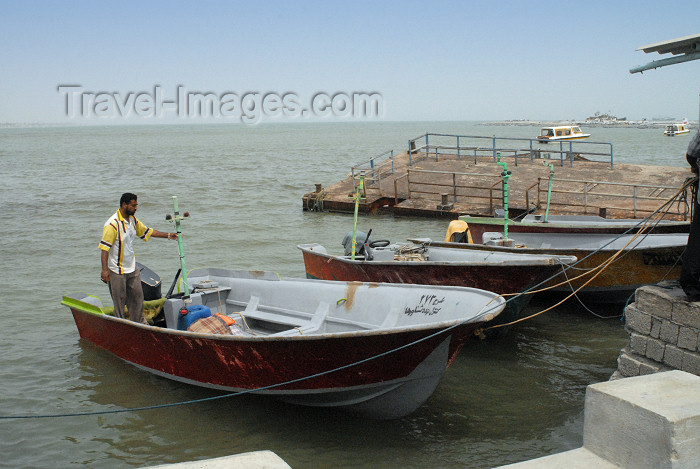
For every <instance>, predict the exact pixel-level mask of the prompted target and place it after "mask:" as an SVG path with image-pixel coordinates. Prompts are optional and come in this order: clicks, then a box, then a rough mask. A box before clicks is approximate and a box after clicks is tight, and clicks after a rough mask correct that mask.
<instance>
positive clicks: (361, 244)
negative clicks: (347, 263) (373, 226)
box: [342, 230, 372, 256]
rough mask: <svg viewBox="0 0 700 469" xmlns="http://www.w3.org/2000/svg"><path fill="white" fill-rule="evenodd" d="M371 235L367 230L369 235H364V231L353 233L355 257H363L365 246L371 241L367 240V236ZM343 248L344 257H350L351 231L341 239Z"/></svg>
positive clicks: (370, 231)
mask: <svg viewBox="0 0 700 469" xmlns="http://www.w3.org/2000/svg"><path fill="white" fill-rule="evenodd" d="M371 233H372V230H369V233H365V232H364V231H356V232H355V242H356V244H355V255H356V256H364V255H365V245H367V246H369V243H371V240H370V238H369V235H370V234H371ZM342 244H343V248H345V255H346V256H350V255H352V231H349V232H348V233H347V234H346V235H345V237H344V238H343V243H342Z"/></svg>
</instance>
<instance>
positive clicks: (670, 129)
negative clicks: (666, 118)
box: [664, 118, 690, 137]
mask: <svg viewBox="0 0 700 469" xmlns="http://www.w3.org/2000/svg"><path fill="white" fill-rule="evenodd" d="M687 133H690V129H688V119H687V118H686V119H683V122H681V123H680V124H671V125H668V126H666V130H665V131H664V135H665V136H667V137H675V136H676V135H682V134H687Z"/></svg>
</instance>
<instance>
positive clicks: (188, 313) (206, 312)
mask: <svg viewBox="0 0 700 469" xmlns="http://www.w3.org/2000/svg"><path fill="white" fill-rule="evenodd" d="M209 316H211V309H209V306H204V305H192V306H188V307H187V308H183V309H181V310H180V316H179V317H178V318H177V328H178V330H181V331H186V330H187V328H188V327H190V326H191V325H192V323H193V322H195V321H196V320H197V319H202V318H208V317H209Z"/></svg>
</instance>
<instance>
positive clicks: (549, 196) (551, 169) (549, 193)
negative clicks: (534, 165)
mask: <svg viewBox="0 0 700 469" xmlns="http://www.w3.org/2000/svg"><path fill="white" fill-rule="evenodd" d="M542 163H544V165H545V166H549V186H548V187H547V208H546V209H545V211H544V222H545V223H547V220H548V219H549V203H550V201H551V200H552V181H553V179H554V165H553V164H552V163H547V162H546V161H543V162H542ZM538 190H539V189H538Z"/></svg>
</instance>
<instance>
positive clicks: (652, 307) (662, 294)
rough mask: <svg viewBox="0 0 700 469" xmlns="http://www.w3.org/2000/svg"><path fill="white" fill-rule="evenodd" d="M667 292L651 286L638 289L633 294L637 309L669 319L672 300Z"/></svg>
mask: <svg viewBox="0 0 700 469" xmlns="http://www.w3.org/2000/svg"><path fill="white" fill-rule="evenodd" d="M667 292H668V290H665V289H663V288H659V287H655V286H653V285H647V286H644V287H641V288H638V289H637V291H636V294H635V303H636V306H637V309H640V310H642V311H644V312H646V313H649V314H653V315H654V316H656V317H659V318H665V319H671V309H672V305H673V299H672V298H671V297H670V296H669V295H668V293H667Z"/></svg>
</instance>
